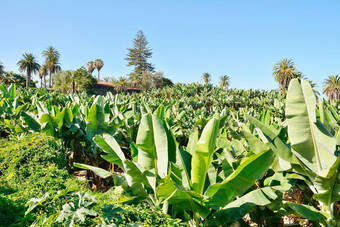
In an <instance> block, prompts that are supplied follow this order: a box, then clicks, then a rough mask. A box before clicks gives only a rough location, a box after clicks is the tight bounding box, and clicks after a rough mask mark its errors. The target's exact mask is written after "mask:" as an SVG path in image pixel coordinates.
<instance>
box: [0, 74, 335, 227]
mask: <svg viewBox="0 0 340 227" xmlns="http://www.w3.org/2000/svg"><path fill="white" fill-rule="evenodd" d="M0 97H1V100H0V111H1V112H0V113H1V114H0V118H1V120H2V121H1V122H3V123H2V124H1V125H2V126H3V127H4V130H5V132H6V133H7V136H9V137H13V138H14V137H21V136H23V135H25V134H31V133H33V132H40V133H46V134H48V135H51V136H53V137H55V138H58V139H59V138H60V139H61V145H59V146H60V148H61V147H62V150H61V152H60V151H59V153H58V154H60V155H61V156H60V157H63V158H65V156H64V153H65V155H66V157H68V158H69V159H68V161H70V162H69V163H70V164H71V165H70V167H72V162H78V164H75V165H74V166H73V167H79V168H84V169H86V170H88V171H87V173H88V174H89V175H90V174H92V172H91V171H90V170H92V171H93V173H94V174H96V175H99V176H101V177H102V178H100V177H98V176H95V177H94V178H92V179H91V178H89V179H91V183H92V188H93V189H94V188H95V189H98V192H97V193H95V194H96V200H97V201H94V199H93V200H92V202H93V203H91V204H89V206H84V204H83V205H79V200H80V199H79V198H80V197H79V196H78V195H77V194H74V191H75V190H74V189H72V187H71V188H70V190H71V191H68V190H60V189H63V188H65V187H66V186H65V185H63V184H61V183H60V185H58V186H57V187H55V188H54V189H55V192H52V191H47V188H44V187H42V189H41V190H40V191H38V192H39V193H38V192H36V193H35V194H37V197H35V199H32V200H30V202H29V203H28V204H27V208H28V210H27V213H26V214H27V215H26V216H24V215H23V214H21V215H19V217H20V218H19V219H18V220H20V222H21V223H31V222H32V218H33V219H34V218H36V220H37V223H38V222H39V223H40V224H41V223H45V224H46V223H52V226H53V225H58V224H59V225H60V224H61V223H63V222H65V221H67V220H68V224H71V223H72V222H74V223H75V224H78V225H87V226H89V225H99V224H102V225H103V226H105V225H118V224H122V225H130V224H132V223H131V222H128V221H126V220H127V219H129V218H130V219H131V220H132V216H134V215H135V214H132V215H128V210H129V206H128V205H126V204H136V203H138V204H144V205H143V206H145V203H148V204H152V205H151V206H148V208H146V209H147V210H146V211H145V212H150V211H152V212H154V211H155V214H156V216H157V215H158V216H159V217H163V216H161V215H159V214H158V211H159V210H162V211H163V212H164V213H166V214H169V215H171V216H172V217H173V218H180V219H181V220H183V221H184V222H186V223H188V224H189V225H197V226H199V225H209V226H226V225H230V224H231V223H232V222H235V221H238V222H239V223H241V224H248V225H249V224H250V223H256V224H258V225H263V226H265V225H267V226H270V225H272V226H276V225H278V224H279V223H280V222H282V219H283V218H282V217H283V216H288V215H293V216H294V217H301V218H305V219H309V224H313V225H316V226H318V225H324V226H337V225H338V223H336V222H335V220H338V219H339V212H338V210H337V207H338V205H337V204H338V203H339V189H340V186H339V185H340V184H339V182H340V178H339V163H340V159H339V157H338V155H339V153H340V152H339V147H340V142H339V141H340V139H339V138H340V125H339V123H338V122H340V114H339V110H338V109H339V103H338V102H336V101H331V102H327V101H320V102H318V103H317V102H316V100H315V97H314V94H313V90H312V87H311V85H310V83H309V82H308V81H305V80H302V79H299V80H298V79H292V80H291V82H290V86H289V89H288V93H287V96H286V97H285V96H284V95H282V94H280V93H278V92H274V91H273V92H266V91H258V90H249V91H246V90H238V89H229V90H226V89H223V88H221V87H213V86H212V85H209V84H208V85H199V84H190V85H182V84H177V85H174V86H172V87H168V88H164V89H157V90H151V91H150V92H142V93H140V94H131V95H129V94H128V95H125V94H124V95H123V94H117V95H112V94H111V93H108V94H107V95H106V96H88V95H86V94H85V93H82V94H75V95H63V94H57V93H46V92H43V91H37V92H35V93H29V92H26V91H22V90H20V89H16V88H15V86H12V87H8V88H7V87H6V86H3V85H0ZM4 143H5V142H4ZM6 146H7V145H6ZM12 147H15V146H12ZM42 147H43V146H42ZM20 150H25V149H23V148H20ZM45 150H48V149H47V148H46V149H45ZM17 153H20V152H17ZM35 153H36V152H35ZM46 155H48V152H47V153H46V154H45V156H46ZM31 156H32V155H30V156H29V157H31ZM45 156H44V157H45ZM6 157H7V156H6ZM10 157H12V156H10ZM13 157H15V155H13ZM25 157H26V156H25ZM27 157H28V156H27ZM27 157H26V159H27ZM56 157H58V156H57V155H56ZM34 160H38V161H37V162H38V163H44V161H40V159H34ZM48 160H49V162H55V161H53V160H50V159H48ZM6 162H8V161H6ZM4 163H5V162H4ZM14 163H19V165H20V166H21V165H22V166H24V167H25V169H28V167H29V166H30V165H28V167H27V166H26V165H25V162H23V163H22V161H21V160H19V159H15V160H14V161H13V164H14ZM55 163H57V162H55ZM80 163H82V164H80ZM60 166H61V167H60V168H65V163H64V165H60ZM5 168H8V167H5ZM48 168H49V167H45V169H47V170H50V169H48ZM58 168H59V167H58ZM16 171H19V173H20V174H24V173H26V172H23V173H21V172H20V171H21V169H19V170H16ZM14 172H15V171H14ZM35 172H36V173H37V175H38V176H39V177H41V176H42V174H41V172H42V171H39V170H36V171H35ZM35 172H34V173H35ZM31 173H33V172H30V174H31ZM43 173H44V174H46V173H45V172H43ZM57 173H58V174H59V175H61V173H59V172H57ZM6 174H7V175H9V173H7V172H6ZM26 175H27V174H26ZM65 175H67V173H66V172H65ZM48 176H49V175H48ZM104 178H105V179H104ZM39 180H40V179H37V180H36V181H37V182H38V181H39ZM41 181H42V182H43V184H47V183H44V181H43V180H41ZM18 182H19V183H20V182H21V181H20V180H19V181H18ZM55 182H57V183H55V184H59V183H58V181H57V180H55ZM112 182H114V185H115V187H113V188H112V189H110V190H109V191H108V192H107V193H100V191H104V190H106V189H107V188H108V187H110V186H112V184H113V183H112ZM14 183H15V182H14V181H12V182H10V184H14ZM34 183H35V182H34ZM34 183H32V186H33V187H34V188H38V186H36V185H35V184H34ZM22 185H23V188H27V189H28V186H27V185H25V184H22ZM64 186H65V187H64ZM56 190H60V192H59V193H57V192H56ZM3 191H4V192H5V194H6V196H7V195H11V196H12V195H14V197H10V196H7V197H6V201H4V203H5V204H9V206H11V207H13V209H14V210H16V209H19V210H22V207H21V206H23V204H24V203H23V202H22V203H18V202H17V201H18V200H17V199H16V198H15V191H14V190H12V188H10V187H5V188H4V189H3ZM33 191H34V190H33ZM81 191H83V192H87V191H86V190H81ZM45 192H47V193H49V195H48V196H47V197H46V198H45V197H44V196H43V195H44V194H43V193H45ZM292 192H296V194H297V198H295V199H293V200H288V199H287V193H292ZM23 195H25V193H23ZM84 195H85V194H84ZM16 196H19V195H16ZM38 196H39V197H40V196H43V197H40V198H39V197H38ZM89 196H94V195H93V194H91V195H89ZM28 197H29V196H26V197H25V198H26V199H25V202H26V201H28V200H29V198H28ZM63 206H64V209H63ZM154 207H155V208H154ZM81 209H83V210H84V209H87V210H86V212H87V213H88V214H85V213H82V215H83V216H82V215H77V213H78V211H79V210H81ZM131 209H134V210H136V209H137V208H136V207H134V206H133V207H132V208H131ZM138 209H139V208H138ZM63 210H64V211H63ZM122 210H124V211H122ZM62 211H63V216H62V217H64V218H59V220H58V221H61V222H59V223H58V222H55V221H56V220H57V218H58V217H59V216H60V214H61V213H62ZM92 211H93V212H92ZM94 212H95V213H96V216H91V215H90V214H94ZM19 213H20V212H19ZM21 213H23V212H21ZM246 214H248V215H247V219H248V220H245V218H244V216H245V215H246ZM126 217H129V218H126ZM150 217H151V219H152V220H149V221H147V217H143V218H140V219H138V220H136V221H137V222H139V220H142V219H143V221H144V222H146V223H149V222H150V223H151V224H150V225H158V224H157V223H158V222H159V221H160V219H157V220H156V219H155V220H153V219H154V218H153V217H154V216H153V215H151V216H150ZM269 217H270V218H269ZM12 219H13V218H12ZM249 219H251V220H249ZM134 220H135V219H134ZM264 220H266V221H264ZM267 220H268V221H267ZM164 221H165V222H162V223H165V225H168V224H169V223H170V222H171V221H174V220H172V219H164ZM175 222H176V221H175ZM246 222H247V223H246ZM155 223H156V224H155ZM159 223H160V222H159ZM169 225H170V224H169Z"/></svg>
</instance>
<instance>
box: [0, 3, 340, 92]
mask: <svg viewBox="0 0 340 227" xmlns="http://www.w3.org/2000/svg"><path fill="white" fill-rule="evenodd" d="M339 12H340V1H335V0H334V1H321V0H320V1H313V0H308V1H307V0H306V1H304V0H299V1H296V0H286V1H272V0H271V1H253V0H249V1H222V0H221V1H207V0H206V1H198V0H196V1H179V0H178V1H176V0H171V1H170V0H168V1H164V0H163V1H160V0H158V1H156V0H155V1H147V0H143V1H141V0H136V1H114V0H96V1H87V0H81V1H80V0H72V1H71V0H68V1H65V0H58V1H46V0H39V1H38V0H30V1H27V0H21V1H19V0H1V3H0V15H1V17H0V61H2V62H3V63H4V65H5V70H7V71H14V72H18V68H17V66H16V63H17V62H18V61H19V60H20V59H21V57H22V54H23V53H25V52H27V53H33V54H34V55H35V56H37V58H38V60H39V61H40V62H43V58H42V57H41V52H42V50H44V49H45V48H46V47H47V46H51V45H52V46H54V47H55V48H57V49H58V50H59V52H60V54H61V63H62V68H63V69H77V68H79V67H80V66H85V65H86V63H87V62H88V61H90V60H95V59H97V58H101V59H102V60H103V61H104V64H105V65H104V67H103V69H102V71H101V77H102V78H103V77H116V78H117V77H118V76H125V75H126V74H128V73H129V72H131V70H132V68H129V67H127V66H126V61H125V60H124V58H125V56H126V54H127V50H126V48H128V47H132V39H133V38H134V37H135V36H136V33H137V31H138V30H139V29H142V30H143V31H144V34H145V35H146V37H147V40H148V41H149V46H150V47H151V48H152V49H153V57H152V59H150V62H151V63H153V64H154V65H155V67H156V70H157V71H163V72H164V73H165V75H166V77H169V78H170V79H172V80H173V81H174V82H183V83H188V82H202V81H201V75H202V73H204V72H209V73H210V74H211V75H212V82H213V83H215V84H217V83H218V80H219V76H220V75H223V74H227V75H229V76H230V78H231V87H235V88H246V89H248V88H257V89H267V90H271V89H275V88H277V84H276V83H275V81H274V79H273V78H272V68H273V65H274V64H275V63H276V62H277V61H279V60H280V59H282V58H291V59H293V61H294V62H295V63H296V67H297V68H298V70H300V71H301V72H303V74H304V75H306V76H307V77H308V78H309V79H311V80H313V81H314V82H316V83H317V85H318V86H319V88H318V89H319V90H321V86H322V83H323V80H324V79H325V78H326V77H327V76H329V75H335V74H340V13H339ZM35 79H38V77H37V76H36V77H35Z"/></svg>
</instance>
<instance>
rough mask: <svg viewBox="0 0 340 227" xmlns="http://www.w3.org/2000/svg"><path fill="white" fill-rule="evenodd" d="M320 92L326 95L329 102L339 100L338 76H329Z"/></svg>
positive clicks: (339, 84)
mask: <svg viewBox="0 0 340 227" xmlns="http://www.w3.org/2000/svg"><path fill="white" fill-rule="evenodd" d="M322 92H323V93H324V94H325V95H327V97H328V99H329V100H333V99H336V100H339V99H340V76H339V75H335V76H329V77H328V78H327V79H326V80H325V81H324V82H323V89H322Z"/></svg>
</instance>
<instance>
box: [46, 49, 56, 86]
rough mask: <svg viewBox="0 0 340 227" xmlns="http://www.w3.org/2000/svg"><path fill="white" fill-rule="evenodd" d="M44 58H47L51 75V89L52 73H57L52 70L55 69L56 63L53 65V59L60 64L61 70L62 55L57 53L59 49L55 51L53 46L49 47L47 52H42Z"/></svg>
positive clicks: (50, 83)
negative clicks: (60, 59) (60, 60)
mask: <svg viewBox="0 0 340 227" xmlns="http://www.w3.org/2000/svg"><path fill="white" fill-rule="evenodd" d="M42 56H43V57H45V64H46V65H47V66H48V67H47V69H48V71H49V74H50V79H49V87H52V73H55V72H53V69H52V68H53V67H54V68H55V63H52V64H51V61H52V59H53V60H54V62H58V65H59V69H60V63H59V58H60V54H59V52H58V51H57V49H55V48H54V47H53V46H49V47H47V49H46V50H44V51H43V52H42ZM53 65H54V66H53ZM57 68H58V67H57Z"/></svg>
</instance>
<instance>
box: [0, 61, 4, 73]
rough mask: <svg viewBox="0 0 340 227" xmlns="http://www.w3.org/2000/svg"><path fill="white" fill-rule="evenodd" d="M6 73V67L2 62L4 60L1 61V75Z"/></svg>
mask: <svg viewBox="0 0 340 227" xmlns="http://www.w3.org/2000/svg"><path fill="white" fill-rule="evenodd" d="M4 73H5V67H4V65H3V64H2V62H1V61H0V76H2V75H3V74H4Z"/></svg>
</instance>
